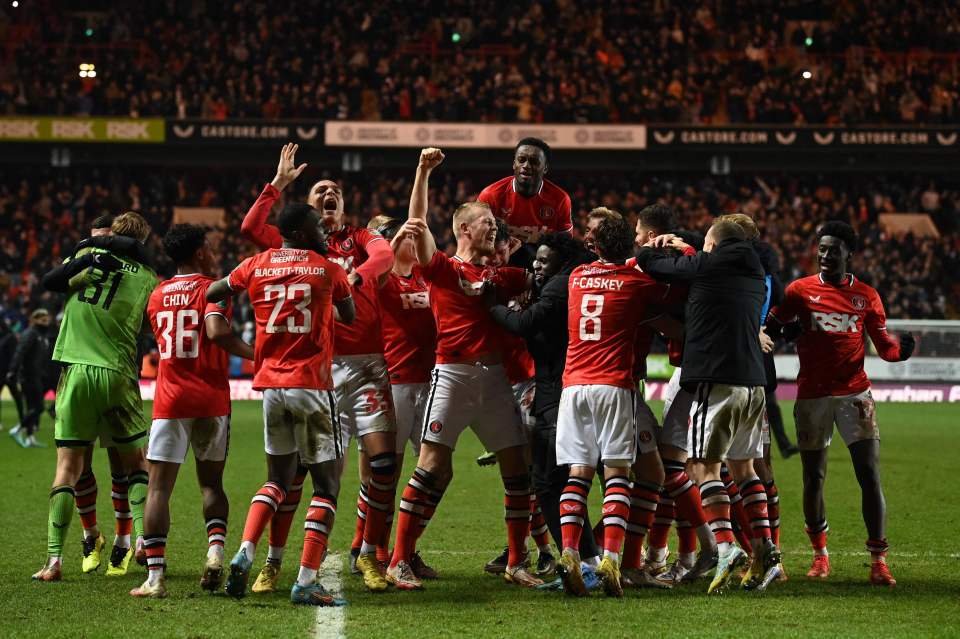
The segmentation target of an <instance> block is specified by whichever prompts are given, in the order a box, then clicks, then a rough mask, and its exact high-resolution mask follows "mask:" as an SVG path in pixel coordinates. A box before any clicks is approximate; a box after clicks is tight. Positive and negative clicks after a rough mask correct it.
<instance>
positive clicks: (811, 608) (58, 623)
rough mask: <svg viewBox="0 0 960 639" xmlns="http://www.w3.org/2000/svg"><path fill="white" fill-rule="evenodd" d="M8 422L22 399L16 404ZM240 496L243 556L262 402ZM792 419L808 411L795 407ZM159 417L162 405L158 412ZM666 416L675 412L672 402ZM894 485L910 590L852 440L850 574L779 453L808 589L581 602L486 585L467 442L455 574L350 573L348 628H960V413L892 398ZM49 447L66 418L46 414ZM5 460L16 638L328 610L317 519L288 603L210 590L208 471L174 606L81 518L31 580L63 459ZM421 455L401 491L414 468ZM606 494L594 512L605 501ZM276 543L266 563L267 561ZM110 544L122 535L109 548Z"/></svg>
mask: <svg viewBox="0 0 960 639" xmlns="http://www.w3.org/2000/svg"><path fill="white" fill-rule="evenodd" d="M3 408H4V410H3V415H4V416H5V417H6V423H7V425H9V424H10V415H11V414H12V413H13V407H12V405H10V404H6V405H4V407H3ZM233 409H234V418H233V433H232V441H231V442H230V458H229V461H228V463H227V477H226V487H227V493H228V495H229V497H230V500H231V514H230V522H229V523H230V526H229V532H228V541H227V556H228V558H229V556H230V555H231V554H232V553H233V552H234V551H235V549H236V547H237V545H238V543H239V533H240V529H241V527H242V525H243V518H244V516H245V514H246V510H247V505H248V504H249V501H250V498H251V496H252V495H253V494H254V492H255V491H256V490H257V488H258V487H259V486H260V484H261V483H262V481H263V479H264V473H265V466H264V461H263V444H262V435H261V427H260V404H259V402H236V403H234V408H233ZM783 409H784V414H785V415H790V413H791V409H792V406H791V405H790V403H789V402H785V403H783ZM148 410H149V407H148ZM654 410H655V411H657V412H659V410H660V406H659V405H657V406H655V407H654ZM878 413H879V420H880V424H881V431H882V433H883V438H884V439H883V442H884V443H883V451H882V463H883V479H884V487H885V489H886V495H887V503H888V512H889V527H888V537H889V539H890V543H891V556H890V563H891V567H892V571H893V574H894V576H895V577H896V578H897V580H898V581H899V584H898V585H897V587H896V588H895V589H893V590H881V589H878V588H875V587H872V586H870V585H869V584H868V583H867V574H868V567H867V564H868V557H867V555H866V554H865V552H864V549H863V542H864V539H865V537H866V534H865V531H864V528H863V523H862V521H861V519H860V507H859V506H860V500H859V490H858V488H857V485H856V480H855V479H854V476H853V471H852V469H851V467H850V464H849V459H848V457H847V454H846V451H845V450H844V448H843V446H842V445H839V446H837V445H835V446H834V448H833V450H832V452H831V460H830V469H829V473H828V481H827V508H828V516H829V521H830V527H831V535H830V549H831V551H832V555H833V557H832V563H833V569H834V572H833V575H832V576H831V578H830V579H829V580H828V581H826V582H821V583H811V582H810V581H808V580H807V579H806V578H805V577H804V576H803V574H804V573H805V571H806V569H807V567H808V564H809V560H810V552H809V547H808V543H807V539H806V536H805V535H804V533H803V519H802V512H801V504H800V462H799V459H797V458H793V459H790V460H789V461H783V460H780V459H775V462H774V465H775V469H776V474H777V479H778V485H779V488H780V494H781V504H782V507H781V508H782V510H781V512H782V515H781V518H782V521H783V534H782V546H783V550H784V563H785V565H786V569H787V572H788V574H789V576H790V580H789V581H788V582H787V583H779V584H775V585H774V586H773V587H772V588H771V590H770V591H769V592H767V593H765V594H763V595H756V594H749V593H743V592H730V593H728V594H725V595H722V596H719V597H710V598H708V597H707V596H706V595H705V594H703V593H704V591H705V589H706V584H696V585H695V586H690V587H684V588H680V589H677V590H674V591H672V592H659V591H658V592H652V591H628V593H627V596H626V598H625V599H623V600H608V599H605V598H604V597H603V596H602V595H600V594H595V595H594V596H593V597H592V598H590V599H589V600H571V599H568V598H566V597H564V596H563V595H561V594H556V593H542V592H532V591H531V592H528V591H523V590H520V589H518V588H517V587H515V586H510V585H507V584H506V583H504V582H503V581H501V580H500V579H498V578H495V577H492V576H490V575H486V574H484V573H483V572H482V570H481V568H482V565H483V564H484V562H486V561H487V560H488V559H490V558H491V557H492V556H494V555H495V554H497V552H498V551H499V550H500V549H501V548H502V547H503V545H504V540H505V528H504V524H503V519H502V517H503V506H502V499H503V495H502V489H501V486H500V483H499V480H498V477H497V473H496V470H495V469H490V468H487V469H481V468H479V467H477V465H476V464H475V463H474V461H473V460H474V458H475V457H476V455H477V454H478V453H479V452H480V445H479V443H478V442H477V440H476V439H475V438H474V437H473V436H472V434H467V435H465V436H464V437H463V438H462V440H461V442H460V447H459V449H458V450H457V453H456V462H455V478H454V481H453V484H452V485H451V487H450V489H449V490H448V491H447V494H446V496H445V497H444V499H443V502H442V504H441V506H440V508H439V510H438V513H437V515H436V517H435V518H434V520H433V522H432V523H431V525H430V528H429V529H428V531H427V532H426V534H425V535H424V538H423V539H422V542H421V549H422V550H423V551H424V556H425V557H426V559H427V561H428V562H429V563H431V564H432V565H434V566H435V567H436V568H437V569H439V571H440V572H441V574H442V580H441V581H439V582H428V583H427V587H428V590H426V591H425V592H419V593H399V592H388V593H385V594H378V595H373V594H369V593H366V592H364V591H363V590H362V584H361V583H360V582H359V581H358V579H357V578H355V577H352V576H350V575H349V574H345V575H344V584H345V585H344V588H345V595H346V597H347V598H348V600H349V602H350V604H349V606H348V607H347V608H346V627H345V631H346V634H347V635H348V636H351V637H377V638H378V639H385V638H387V637H413V636H428V637H431V638H436V637H448V636H451V637H452V636H487V637H501V636H502V637H575V636H598V637H635V636H638V635H640V634H642V633H650V632H656V633H658V634H660V635H662V636H671V637H677V636H689V637H698V638H705V637H766V636H770V637H801V636H802V637H812V636H823V637H871V638H873V637H879V636H903V637H917V636H926V637H932V636H940V637H948V636H960V551H958V548H957V544H956V538H957V530H958V527H960V508H958V501H957V498H956V493H957V489H958V487H960V484H958V483H957V480H956V470H955V459H956V455H957V451H958V450H960V446H958V444H960V431H958V428H960V405H943V404H939V405H925V404H912V405H907V404H899V405H898V404H881V405H880V406H879V408H878ZM41 436H42V439H43V441H44V442H46V443H52V424H51V422H50V420H49V419H48V418H46V417H44V422H43V424H42V428H41ZM0 454H2V456H3V473H2V477H3V490H2V491H0V513H3V518H2V521H3V526H2V530H3V544H2V546H0V603H2V610H3V612H4V622H5V627H4V628H3V630H2V635H3V636H6V637H21V636H22V637H36V636H49V637H118V636H126V637H132V638H136V639H141V638H143V639H145V638H147V637H212V638H218V639H219V638H221V637H277V636H284V637H307V636H310V635H311V633H312V632H313V631H314V628H315V625H316V617H315V611H314V610H313V609H309V608H295V607H293V606H291V605H290V604H289V602H288V600H287V596H288V592H289V591H288V589H289V586H290V584H291V582H292V580H293V577H294V575H295V570H296V566H297V564H298V559H299V549H300V545H301V541H302V538H303V532H302V522H303V509H302V508H301V510H300V511H299V512H298V519H297V521H296V522H295V524H294V528H293V530H294V532H293V534H292V535H291V539H290V544H289V546H288V552H287V557H286V562H285V565H284V573H283V578H282V581H281V584H282V586H283V591H282V592H280V593H278V594H276V595H273V596H253V595H248V596H247V597H246V599H244V600H242V601H234V600H232V599H230V598H228V597H226V596H222V595H217V596H211V595H208V594H206V593H204V592H202V591H201V590H200V588H199V584H198V581H199V579H198V578H199V572H200V567H201V562H202V559H203V556H204V553H205V548H206V537H205V530H204V526H203V521H202V516H201V512H200V503H199V494H198V491H197V485H196V479H195V477H194V470H193V462H192V461H188V462H187V463H186V464H185V466H184V468H183V470H182V472H181V476H180V481H179V484H178V486H177V489H176V492H175V493H174V497H173V503H172V528H171V531H170V537H169V541H168V545H167V553H168V555H167V558H168V559H167V560H168V580H167V583H168V588H169V590H170V597H169V598H168V599H166V600H163V601H137V600H133V599H132V598H131V597H129V596H128V595H127V592H128V591H129V590H130V589H131V588H133V587H135V586H136V585H138V584H139V583H140V582H141V581H142V580H143V578H144V573H145V569H143V568H140V567H138V566H136V565H135V564H131V566H132V567H131V571H130V574H128V575H127V576H126V577H121V578H115V579H114V578H109V579H108V578H107V577H105V576H104V574H103V567H101V570H100V572H99V573H95V574H92V575H83V574H81V573H80V535H81V529H80V523H79V519H78V518H77V517H76V516H75V517H74V519H73V521H72V523H71V528H70V537H69V538H70V541H69V544H68V546H67V549H66V558H65V577H64V581H63V583H60V584H38V583H32V582H31V581H30V574H31V573H32V572H33V571H34V570H36V569H37V568H38V567H39V566H40V564H41V562H42V561H43V558H44V555H45V548H46V516H47V494H48V491H49V487H50V482H51V480H52V478H53V468H54V458H55V452H54V449H53V448H52V447H51V448H47V449H44V450H22V449H20V448H19V447H17V446H16V444H15V443H14V442H13V441H12V440H11V439H10V438H8V437H6V436H5V435H3V436H0ZM412 461H413V460H411V459H407V460H406V463H405V470H404V477H403V478H402V479H401V486H402V484H403V482H405V481H406V477H408V476H409V471H410V470H411V469H412ZM94 469H95V473H96V476H97V480H98V482H99V486H100V493H99V506H98V515H99V520H100V525H101V528H102V529H104V530H105V532H106V533H107V535H108V542H109V541H110V539H111V538H112V537H111V533H112V527H113V511H112V505H111V502H110V474H109V469H108V465H107V460H106V455H105V454H104V453H103V452H102V451H98V452H97V456H96V458H95V462H94ZM356 489H357V481H356V467H355V465H353V464H352V462H351V465H350V466H349V467H348V470H347V473H346V475H345V478H344V482H343V487H342V490H341V494H340V506H339V517H338V520H337V524H336V528H335V532H334V535H333V539H332V542H331V550H332V551H343V550H345V549H346V548H347V546H348V544H349V540H350V537H351V535H352V532H353V525H354V518H355V506H354V503H355V499H356ZM598 493H599V491H598V490H597V486H596V485H595V486H594V490H593V493H592V504H591V509H592V511H593V512H594V513H596V510H597V508H598V507H599V506H598V503H599V499H598ZM265 543H266V541H265V540H264V543H263V544H262V545H261V547H260V549H259V552H258V558H257V562H256V564H255V569H259V566H260V563H261V561H262V558H263V557H264V556H265V553H266V547H265ZM107 550H109V543H108V549H107Z"/></svg>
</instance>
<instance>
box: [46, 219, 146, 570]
mask: <svg viewBox="0 0 960 639" xmlns="http://www.w3.org/2000/svg"><path fill="white" fill-rule="evenodd" d="M111 230H112V232H113V236H112V237H103V238H92V239H90V240H84V241H83V242H81V244H80V246H79V247H78V250H77V253H76V255H74V256H73V257H72V258H70V259H68V260H67V261H65V262H64V263H63V265H61V266H59V267H57V268H55V269H54V270H52V271H51V272H49V273H47V274H46V275H45V276H44V278H43V285H44V287H45V288H47V289H48V290H52V291H57V292H61V293H67V295H68V296H67V303H66V306H65V307H64V311H63V323H62V325H61V327H60V335H59V337H58V338H57V343H56V346H55V347H54V351H53V359H54V360H57V361H59V362H62V363H63V365H64V369H63V373H62V374H61V376H60V383H59V385H58V386H57V403H56V408H57V419H56V425H55V438H56V445H57V470H56V474H55V475H54V478H53V489H52V490H51V491H50V507H49V508H50V510H49V515H48V523H47V561H46V563H45V564H44V565H43V568H41V569H40V570H39V571H38V572H37V573H36V574H34V575H33V578H34V579H36V580H39V581H59V580H60V579H61V578H62V571H61V563H62V557H63V542H64V539H65V538H66V536H67V529H68V527H69V525H70V519H71V517H72V516H73V511H74V486H75V484H76V482H77V480H78V479H79V477H80V473H81V471H82V469H83V456H84V452H85V451H86V449H87V448H88V447H90V446H93V444H94V443H95V442H96V440H97V438H98V437H100V436H101V435H102V436H109V437H110V438H111V439H112V440H113V442H114V444H115V445H116V446H117V450H118V452H119V454H120V460H121V463H122V464H123V467H124V470H125V471H126V472H127V474H128V476H129V478H130V480H129V481H130V486H129V499H130V510H131V512H132V515H133V525H134V532H135V534H136V535H137V536H142V534H143V533H142V528H143V508H144V501H145V500H146V495H147V472H146V462H145V460H144V454H143V447H144V445H145V444H146V442H147V421H146V419H145V418H144V416H143V402H142V401H141V399H140V386H139V382H138V377H139V375H138V373H139V366H138V363H137V361H136V359H137V336H138V335H139V333H140V330H141V325H142V323H143V318H144V311H145V310H146V306H147V300H148V299H149V297H150V293H151V292H152V291H153V289H154V287H155V286H156V284H157V277H156V275H155V274H154V272H153V271H152V270H151V269H150V268H149V267H148V266H147V265H146V264H145V263H146V260H145V259H144V258H143V242H144V240H146V239H147V236H148V235H149V234H150V226H149V225H148V224H147V221H146V220H144V219H143V217H141V216H140V215H139V214H137V213H124V214H122V215H120V216H118V217H117V218H116V219H115V220H114V221H113V225H112V226H111ZM129 554H130V551H129V550H128V556H127V561H129Z"/></svg>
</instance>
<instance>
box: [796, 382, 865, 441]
mask: <svg viewBox="0 0 960 639" xmlns="http://www.w3.org/2000/svg"><path fill="white" fill-rule="evenodd" d="M793 418H794V421H796V423H797V447H798V448H799V449H800V450H821V449H823V448H826V447H827V446H829V445H830V442H831V440H832V439H833V426H834V424H836V426H837V430H838V431H840V437H842V438H843V443H844V444H846V445H847V446H850V445H851V444H854V443H856V442H859V441H863V440H865V439H880V427H879V426H878V425H877V413H876V403H875V402H874V401H873V395H872V394H871V393H870V389H869V388H868V389H867V390H865V391H863V392H862V393H857V394H855V395H840V396H838V397H816V398H814V399H798V400H797V402H796V403H795V404H794V405H793Z"/></svg>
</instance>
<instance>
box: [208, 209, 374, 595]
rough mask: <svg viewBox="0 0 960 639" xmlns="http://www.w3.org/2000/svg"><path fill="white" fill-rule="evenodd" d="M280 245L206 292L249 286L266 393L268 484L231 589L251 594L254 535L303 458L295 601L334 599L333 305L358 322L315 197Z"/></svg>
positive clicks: (288, 223)
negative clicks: (304, 489)
mask: <svg viewBox="0 0 960 639" xmlns="http://www.w3.org/2000/svg"><path fill="white" fill-rule="evenodd" d="M277 222H278V226H279V229H280V233H281V236H282V247H281V248H275V249H267V250H266V251H264V252H263V253H259V254H257V255H255V256H253V257H251V258H248V259H246V260H244V261H243V262H242V263H241V264H240V266H238V267H237V268H236V269H234V270H233V272H232V273H230V275H229V276H228V277H226V278H224V279H222V280H220V281H218V282H215V283H214V284H212V285H211V286H210V288H208V289H207V301H209V302H219V301H222V300H225V299H227V297H229V296H230V295H235V294H237V293H239V292H240V291H244V290H245V291H247V294H248V295H249V297H250V303H251V304H252V305H253V311H254V315H255V316H256V321H257V336H256V345H255V358H254V366H255V369H256V373H255V375H254V378H253V387H254V388H255V389H257V390H262V391H263V421H264V448H265V450H266V453H267V481H266V483H264V484H263V487H262V488H261V489H260V490H259V491H258V492H257V494H256V495H255V496H254V498H253V502H252V503H251V504H250V510H249V511H248V512H247V521H246V524H245V526H244V529H243V541H242V543H241V545H240V550H238V551H237V554H236V555H235V556H234V558H233V560H232V561H231V562H230V575H229V576H228V577H227V584H226V591H227V593H228V594H230V595H233V596H235V597H242V596H243V595H244V594H245V592H246V587H247V579H248V576H249V574H250V568H251V566H252V565H253V558H254V554H255V553H256V548H257V542H259V541H260V537H261V535H262V534H263V531H264V529H265V528H266V526H267V524H268V523H269V522H270V519H271V518H272V517H273V514H274V513H275V512H276V511H277V507H278V506H279V505H280V504H281V503H283V500H284V498H285V496H286V493H287V491H288V490H289V489H290V486H291V483H292V482H293V478H294V475H295V473H296V471H297V460H298V455H299V460H300V461H301V462H302V463H303V464H305V465H306V466H307V468H308V469H309V471H310V476H311V478H312V479H313V498H312V499H311V500H310V508H309V509H308V510H307V518H306V523H305V524H304V529H305V536H304V540H303V554H302V557H301V560H300V574H299V575H298V577H297V581H296V582H295V583H294V585H293V589H292V590H291V592H290V599H291V601H293V602H294V603H303V604H311V605H321V606H322V605H336V604H338V603H342V602H340V601H339V600H336V599H334V598H333V596H332V595H330V594H329V593H327V592H326V590H324V588H323V586H321V585H320V584H318V583H316V576H317V571H318V570H319V568H320V562H321V561H322V560H323V555H324V553H325V552H326V549H327V539H328V537H329V535H330V532H331V530H333V521H334V517H335V515H336V511H337V495H338V493H339V492H340V463H341V459H342V457H343V447H342V445H341V432H340V424H339V421H338V419H337V415H338V414H337V410H336V400H335V399H334V396H333V392H332V388H333V380H332V378H331V374H330V367H331V364H332V360H333V334H332V331H333V330H334V322H333V309H334V307H336V310H337V313H338V314H339V317H340V320H341V324H339V325H347V324H349V323H350V322H352V321H353V318H354V312H355V311H354V306H353V298H352V297H351V291H350V285H349V284H348V282H347V276H346V274H345V273H344V271H343V269H342V268H340V266H338V265H337V264H334V263H333V262H332V261H331V260H328V259H327V258H326V257H324V255H323V254H324V253H326V233H325V231H324V225H323V218H322V217H321V215H320V213H319V212H318V211H317V210H315V209H314V208H313V207H311V206H310V205H308V204H302V203H297V204H288V205H287V206H285V207H284V209H283V211H282V212H281V213H280V216H279V218H278V220H277Z"/></svg>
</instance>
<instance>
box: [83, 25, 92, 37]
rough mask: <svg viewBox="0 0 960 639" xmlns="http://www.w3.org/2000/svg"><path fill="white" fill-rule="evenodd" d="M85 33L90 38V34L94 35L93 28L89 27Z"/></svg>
mask: <svg viewBox="0 0 960 639" xmlns="http://www.w3.org/2000/svg"><path fill="white" fill-rule="evenodd" d="M83 33H84V35H86V36H87V37H88V38H89V37H90V36H92V35H93V29H92V28H91V27H87V30H86V31H84V32H83Z"/></svg>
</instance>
